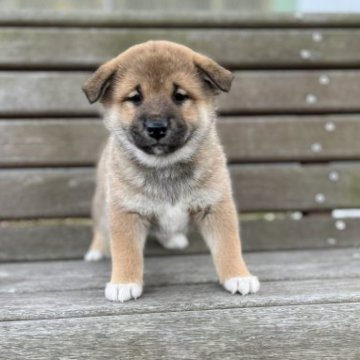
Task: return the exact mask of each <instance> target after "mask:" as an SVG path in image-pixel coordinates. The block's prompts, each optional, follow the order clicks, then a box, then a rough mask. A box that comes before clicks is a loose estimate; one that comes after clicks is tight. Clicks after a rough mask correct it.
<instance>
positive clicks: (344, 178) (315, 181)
mask: <svg viewBox="0 0 360 360" xmlns="http://www.w3.org/2000/svg"><path fill="white" fill-rule="evenodd" d="M230 171H231V175H232V182H233V188H234V196H235V200H236V201H237V204H238V207H239V209H240V211H259V210H276V209H277V210H280V209H281V210H311V209H316V210H320V209H333V208H337V207H343V208H352V207H353V208H356V207H358V206H359V204H360V191H359V190H360V187H359V184H360V167H359V166H358V165H357V163H330V164H329V165H307V166H302V165H299V164H294V165H290V164H289V165H286V164H285V165H234V166H232V167H230Z"/></svg>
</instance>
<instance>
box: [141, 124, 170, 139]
mask: <svg viewBox="0 0 360 360" xmlns="http://www.w3.org/2000/svg"><path fill="white" fill-rule="evenodd" d="M168 127H169V121H168V120H166V119H148V120H146V121H145V129H146V131H147V133H148V134H149V136H150V137H152V138H153V139H155V140H160V139H162V138H163V137H165V135H166V132H167V130H168Z"/></svg>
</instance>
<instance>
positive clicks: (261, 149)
mask: <svg viewBox="0 0 360 360" xmlns="http://www.w3.org/2000/svg"><path fill="white" fill-rule="evenodd" d="M218 130H219V134H220V138H221V140H222V143H223V145H224V148H225V152H226V154H227V157H228V159H229V161H230V162H237V161H239V162H251V161H252V162H259V161H275V160H276V161H299V160H301V161H324V160H336V159H346V160H353V159H360V143H359V141H358V138H359V134H360V121H359V116H358V115H318V116H255V117H253V116H251V117H247V116H243V117H222V118H220V119H219V122H218ZM24 134H26V136H25V137H24V136H23V135H24ZM106 136H107V132H106V131H105V128H104V126H103V125H102V123H101V121H98V120H88V119H76V118H74V119H63V120H56V119H42V120H31V119H24V120H3V121H0V148H1V152H0V166H5V167H9V166H40V165H41V166H43V165H46V166H49V165H50V166H52V165H56V166H66V165H71V166H74V165H92V164H94V163H95V161H96V159H98V156H99V152H100V149H101V147H102V144H103V142H104V140H105V138H106ZM279 144H281V146H279ZM316 144H319V145H316ZM319 146H320V148H319Z"/></svg>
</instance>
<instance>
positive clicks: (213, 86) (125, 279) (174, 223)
mask: <svg viewBox="0 0 360 360" xmlns="http://www.w3.org/2000/svg"><path fill="white" fill-rule="evenodd" d="M232 80H233V75H232V74H231V72H229V71H228V70H226V69H224V68H223V67H221V66H220V65H218V64H217V63H216V62H214V61H213V60H211V59H209V58H208V57H206V56H203V55H201V54H199V53H196V52H194V51H192V50H191V49H189V48H187V47H185V46H182V45H178V44H175V43H172V42H168V41H149V42H146V43H143V44H139V45H136V46H133V47H131V48H130V49H128V50H127V51H125V52H123V53H122V54H120V55H119V56H117V57H116V58H114V59H112V60H110V61H108V62H107V63H105V64H103V65H102V66H100V68H99V69H98V70H97V71H96V72H95V73H94V74H93V75H92V76H91V77H90V78H89V79H88V80H87V81H86V83H85V84H84V86H83V90H84V92H85V94H86V96H87V98H88V99H89V101H90V102H91V103H94V102H96V101H100V102H101V103H102V104H103V106H104V109H105V116H104V122H105V126H106V128H107V129H108V130H109V132H110V136H109V139H108V142H107V144H106V147H105V149H104V151H103V153H102V156H101V159H100V162H99V164H98V170H97V187H96V193H95V197H94V203H93V218H94V238H93V242H92V244H91V247H90V250H89V252H88V253H87V254H86V256H85V258H86V259H87V260H97V259H99V258H101V257H103V256H105V255H109V254H110V253H111V257H112V275H111V281H110V282H109V283H108V284H107V285H106V289H105V296H106V297H107V298H108V299H109V300H113V301H121V302H122V301H126V300H130V299H132V298H137V297H139V296H140V295H141V294H142V289H143V248H144V244H145V240H146V237H147V235H148V233H149V232H151V233H153V234H154V235H155V236H156V237H157V239H158V240H159V242H160V243H161V244H162V245H163V246H165V247H166V248H172V249H174V248H184V247H186V246H187V245H188V240H187V237H186V231H187V227H188V223H189V222H190V221H192V222H194V223H195V224H196V225H197V226H198V228H199V230H200V232H201V234H202V236H203V237H204V239H205V241H206V243H207V245H208V247H209V248H210V250H211V253H212V256H213V260H214V263H215V267H216V270H217V274H218V277H219V280H220V282H221V284H223V286H224V288H225V289H226V290H228V291H230V292H231V293H236V292H238V293H241V294H244V295H245V294H248V293H255V292H257V291H258V289H259V281H258V279H257V278H256V277H255V276H252V275H251V274H250V273H249V271H248V269H247V267H246V264H245V262H244V260H243V257H242V254H241V243H240V238H239V228H238V218H237V211H236V208H235V205H234V201H233V199H232V191H231V183H230V177H229V173H228V170H227V168H226V159H225V156H224V153H223V150H222V147H221V145H220V142H219V139H218V136H217V133H216V115H215V103H214V101H215V97H216V95H217V94H218V93H219V92H220V91H224V92H228V91H229V90H230V87H231V82H232Z"/></svg>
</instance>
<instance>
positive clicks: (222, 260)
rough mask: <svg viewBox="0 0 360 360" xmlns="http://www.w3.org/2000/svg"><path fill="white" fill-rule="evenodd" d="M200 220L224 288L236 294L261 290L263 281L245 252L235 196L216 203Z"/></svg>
mask: <svg viewBox="0 0 360 360" xmlns="http://www.w3.org/2000/svg"><path fill="white" fill-rule="evenodd" d="M198 224H199V228H200V232H201V233H202V235H203V237H204V239H205V241H206V242H207V244H208V246H209V248H210V251H211V254H212V256H213V260H214V263H215V267H216V270H217V273H218V277H219V280H220V283H221V284H222V285H223V286H224V288H225V289H226V290H228V291H230V292H231V293H233V294H235V293H236V292H239V293H240V294H243V295H246V294H248V293H255V292H257V291H258V290H259V288H260V284H259V281H258V279H257V277H256V276H252V275H251V274H250V273H249V271H248V269H247V266H246V264H245V261H244V259H243V257H242V254H241V242H240V236H239V225H238V218H237V212H236V208H235V205H234V203H233V200H232V198H231V196H230V195H229V196H227V197H226V198H225V199H224V200H222V201H221V202H219V203H218V204H216V205H215V206H214V207H213V208H212V209H211V210H210V212H209V213H208V214H206V215H205V217H204V218H202V219H201V220H200V221H198Z"/></svg>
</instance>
